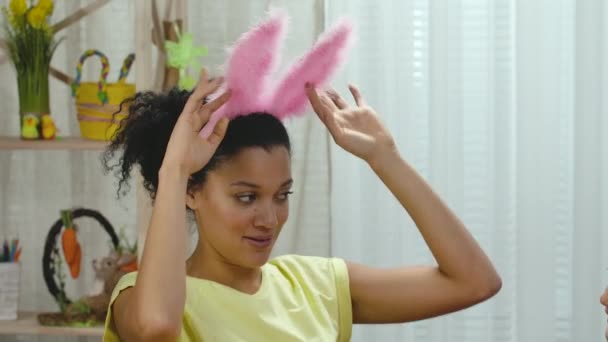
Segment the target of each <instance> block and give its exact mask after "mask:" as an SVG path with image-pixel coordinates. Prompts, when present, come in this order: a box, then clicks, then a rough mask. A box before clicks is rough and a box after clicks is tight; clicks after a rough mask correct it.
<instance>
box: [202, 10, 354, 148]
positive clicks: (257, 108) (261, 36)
mask: <svg viewBox="0 0 608 342" xmlns="http://www.w3.org/2000/svg"><path fill="white" fill-rule="evenodd" d="M287 21H288V18H287V15H286V14H285V12H283V11H274V12H272V13H271V14H270V18H269V19H268V20H266V21H264V22H262V23H261V24H259V25H258V26H256V27H254V28H252V29H251V30H249V31H248V32H246V33H245V34H243V35H242V36H241V38H240V39H239V40H238V41H237V42H236V45H235V46H234V47H233V49H232V51H231V53H230V56H229V57H228V62H227V65H226V67H227V70H226V74H225V76H224V79H225V81H224V82H225V83H224V85H223V89H222V90H221V91H223V90H224V89H226V88H228V89H230V90H231V92H232V94H231V96H230V99H229V100H228V102H226V103H225V104H224V105H223V106H222V107H220V108H219V109H218V110H217V111H215V112H214V113H213V114H212V116H211V118H210V120H209V122H208V123H207V125H205V127H203V129H202V131H201V136H203V137H208V136H209V134H210V133H211V131H212V129H213V127H215V124H216V123H217V121H219V119H221V118H222V117H228V118H233V117H235V116H238V115H246V114H248V113H254V112H265V113H269V114H271V115H274V116H276V117H277V118H279V119H281V120H284V119H286V118H288V117H292V116H296V115H300V114H303V113H304V112H305V110H306V108H307V104H308V98H307V97H306V90H305V85H306V83H310V84H313V85H315V86H322V85H324V84H325V83H326V82H327V81H329V79H330V78H331V76H332V75H333V74H334V72H335V71H336V70H337V68H338V67H339V66H340V65H341V64H342V61H343V60H344V58H345V56H346V53H347V50H348V48H349V47H350V43H351V41H352V35H353V34H352V32H353V28H352V25H351V23H350V22H348V21H346V20H343V21H341V22H339V23H338V24H336V25H335V26H334V27H332V28H331V29H330V30H329V31H327V32H325V33H324V34H323V35H322V36H321V37H320V38H319V40H317V42H316V43H315V45H314V46H313V47H312V49H310V50H309V51H308V52H307V53H306V54H305V55H304V56H303V57H302V58H301V59H300V60H298V61H297V62H295V64H294V65H292V66H291V67H290V68H289V69H288V70H287V72H286V73H285V75H284V76H283V77H282V78H281V79H280V80H277V81H274V80H271V79H270V76H271V75H272V73H273V72H274V70H275V67H276V66H277V64H278V62H279V59H280V49H281V43H282V41H283V38H284V36H285V29H286V26H287ZM218 94H219V92H218Z"/></svg>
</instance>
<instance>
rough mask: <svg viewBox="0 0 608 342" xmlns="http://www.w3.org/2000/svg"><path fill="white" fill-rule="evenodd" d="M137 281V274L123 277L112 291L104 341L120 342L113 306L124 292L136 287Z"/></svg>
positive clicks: (133, 273)
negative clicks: (114, 320)
mask: <svg viewBox="0 0 608 342" xmlns="http://www.w3.org/2000/svg"><path fill="white" fill-rule="evenodd" d="M136 279H137V272H131V273H127V274H125V275H124V276H122V278H120V280H119V281H118V284H116V287H115V288H114V291H112V297H111V299H110V306H109V307H108V315H107V316H106V323H105V329H104V332H103V341H104V342H115V341H120V338H119V337H118V334H117V332H116V327H115V326H114V322H113V319H112V304H114V301H115V300H116V298H117V297H118V295H119V294H120V293H121V292H122V291H124V290H126V289H128V288H130V287H133V286H134V285H135V280H136Z"/></svg>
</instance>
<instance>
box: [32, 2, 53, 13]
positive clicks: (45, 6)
mask: <svg viewBox="0 0 608 342" xmlns="http://www.w3.org/2000/svg"><path fill="white" fill-rule="evenodd" d="M36 7H38V8H40V9H41V10H43V11H44V14H45V15H51V14H52V13H53V7H54V6H53V0H39V1H38V4H37V5H36Z"/></svg>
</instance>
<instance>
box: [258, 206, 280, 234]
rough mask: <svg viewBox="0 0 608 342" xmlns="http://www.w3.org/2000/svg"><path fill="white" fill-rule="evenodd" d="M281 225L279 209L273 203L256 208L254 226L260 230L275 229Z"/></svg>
mask: <svg viewBox="0 0 608 342" xmlns="http://www.w3.org/2000/svg"><path fill="white" fill-rule="evenodd" d="M278 224H279V219H278V217H277V209H276V208H275V205H274V204H272V203H264V204H261V205H259V206H258V207H257V208H256V215H255V221H254V225H255V226H256V227H259V228H266V229H274V228H276V227H277V225H278Z"/></svg>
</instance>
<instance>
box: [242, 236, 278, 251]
mask: <svg viewBox="0 0 608 342" xmlns="http://www.w3.org/2000/svg"><path fill="white" fill-rule="evenodd" d="M243 238H244V239H245V241H247V242H248V243H249V244H250V245H252V246H254V247H257V248H266V247H269V246H270V245H271V244H272V236H245V237H243Z"/></svg>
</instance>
